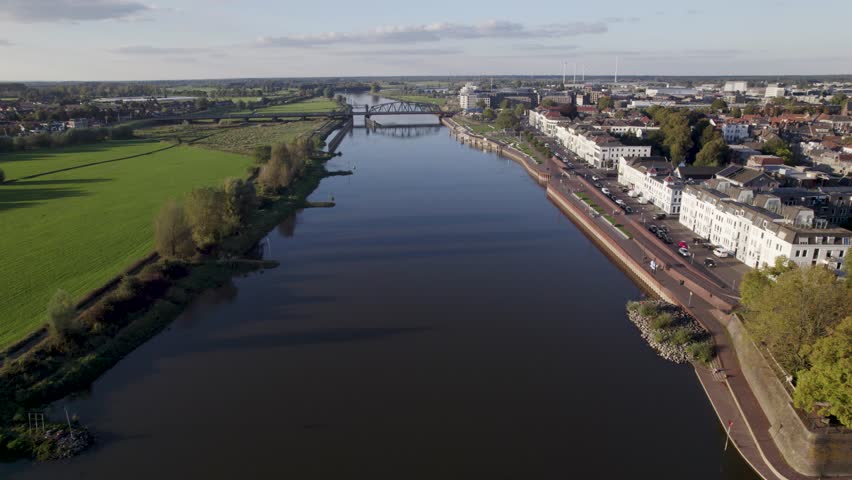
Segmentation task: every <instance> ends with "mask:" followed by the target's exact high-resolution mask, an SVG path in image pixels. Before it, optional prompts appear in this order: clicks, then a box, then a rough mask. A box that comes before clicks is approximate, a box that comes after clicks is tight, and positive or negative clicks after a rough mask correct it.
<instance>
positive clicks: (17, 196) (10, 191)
mask: <svg viewBox="0 0 852 480" xmlns="http://www.w3.org/2000/svg"><path fill="white" fill-rule="evenodd" d="M109 181H112V179H110V178H81V179H75V180H40V181H29V182H21V183H16V184H15V185H14V186H9V187H0V212H3V211H5V210H12V209H15V208H27V207H34V206H36V205H40V204H42V203H44V202H47V201H52V200H58V199H61V198H71V197H82V196H86V195H90V192H87V191H86V190H84V189H82V188H75V187H73V185H86V184H91V183H100V182H109ZM51 185H68V187H64V188H63V187H59V188H56V187H54V188H43V187H49V186H51Z"/></svg>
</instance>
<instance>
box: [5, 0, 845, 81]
mask: <svg viewBox="0 0 852 480" xmlns="http://www.w3.org/2000/svg"><path fill="white" fill-rule="evenodd" d="M502 3H503V2H496V1H491V2H471V1H467V2H465V1H447V0H432V1H426V2H424V1H414V2H400V1H399V0H394V1H385V0H381V1H352V0H326V1H322V2H294V1H287V2H281V1H261V0H243V1H240V2H232V1H224V0H206V1H200V0H177V1H169V0H154V1H151V2H148V1H147V0H0V80H134V79H137V80H141V79H182V78H234V77H301V76H369V75H494V74H521V75H523V74H559V73H561V72H562V63H563V62H566V61H567V62H569V66H568V74H569V76H570V75H572V74H573V71H574V65H575V64H576V65H577V70H578V72H580V71H582V70H583V68H585V71H586V73H587V74H612V72H613V71H614V69H615V63H616V57H618V61H619V71H620V72H621V73H622V74H625V75H628V74H660V75H773V74H784V75H788V74H832V73H846V74H849V73H852V30H850V29H849V27H848V22H849V19H850V18H852V0H810V1H808V2H794V1H792V0H737V1H729V0H719V1H716V2H701V3H697V2H695V3H694V2H684V1H668V0H666V1H646V2H636V1H635V0H610V1H608V2H589V1H587V0H586V1H573V0H558V1H551V0H540V1H538V2H517V1H514V2H506V3H505V4H502ZM690 5H694V6H690Z"/></svg>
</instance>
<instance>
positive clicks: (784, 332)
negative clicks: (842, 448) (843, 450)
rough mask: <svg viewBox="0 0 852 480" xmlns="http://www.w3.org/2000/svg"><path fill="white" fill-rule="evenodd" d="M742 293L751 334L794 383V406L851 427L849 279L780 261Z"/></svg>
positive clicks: (749, 279) (750, 279)
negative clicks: (815, 412)
mask: <svg viewBox="0 0 852 480" xmlns="http://www.w3.org/2000/svg"><path fill="white" fill-rule="evenodd" d="M850 263H852V262H846V268H847V273H852V271H850V270H852V269H850V267H849V265H850ZM740 293H741V295H742V304H743V306H744V307H746V308H747V310H748V314H747V316H746V326H747V328H748V330H749V332H750V333H751V334H752V335H753V337H754V338H755V340H757V341H758V342H760V343H762V344H764V345H765V346H766V347H767V348H768V349H769V351H770V352H771V354H772V356H773V357H774V358H775V360H776V361H777V362H778V364H779V365H781V367H782V368H783V369H784V370H785V371H786V372H788V374H789V375H790V376H791V377H793V381H794V382H795V384H796V390H795V392H794V396H793V399H794V401H795V404H796V406H798V407H800V408H804V409H806V410H808V411H813V410H818V411H819V412H820V413H821V414H823V415H834V416H835V417H837V418H838V420H840V421H841V422H842V423H843V424H844V425H846V426H850V427H852V389H850V382H852V316H850V312H852V275H847V277H846V281H845V282H841V281H838V280H837V278H836V276H835V275H834V273H833V272H831V271H830V270H828V269H826V268H823V267H809V268H800V267H798V266H796V264H794V263H792V262H789V261H788V260H787V259H785V258H781V259H779V260H778V261H777V262H776V263H775V265H773V266H771V267H764V268H760V269H754V270H752V271H750V272H748V273H747V274H746V275H745V277H744V278H743V282H742V285H741V288H740Z"/></svg>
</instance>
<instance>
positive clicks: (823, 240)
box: [680, 186, 852, 269]
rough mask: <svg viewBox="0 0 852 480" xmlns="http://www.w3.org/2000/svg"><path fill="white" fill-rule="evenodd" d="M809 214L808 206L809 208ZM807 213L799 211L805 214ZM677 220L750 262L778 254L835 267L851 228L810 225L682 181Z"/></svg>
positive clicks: (846, 248)
mask: <svg viewBox="0 0 852 480" xmlns="http://www.w3.org/2000/svg"><path fill="white" fill-rule="evenodd" d="M810 214H811V217H810V218H811V219H812V218H813V217H812V215H813V212H812V211H810ZM807 218H808V217H805V219H807ZM680 223H681V224H682V225H684V226H685V227H687V228H689V229H690V230H692V231H693V232H695V233H696V234H697V235H699V236H701V237H704V238H706V239H708V240H709V241H710V242H711V243H713V244H714V245H719V246H722V247H723V248H725V249H726V250H728V251H730V252H734V256H735V257H736V258H737V259H738V260H739V261H741V262H743V263H745V264H746V265H748V266H750V267H759V266H763V265H773V264H774V263H775V260H776V259H777V258H778V257H781V256H784V257H787V258H788V259H790V260H792V261H793V262H795V263H796V264H798V265H799V266H811V265H827V266H829V267H831V268H834V269H837V268H840V265H841V264H842V262H843V259H844V258H845V256H846V255H847V252H848V251H849V248H850V244H852V242H850V240H852V232H850V231H848V230H843V229H839V228H833V229H815V228H808V227H807V226H806V225H801V222H800V225H798V226H797V225H795V224H794V223H793V222H790V221H788V220H787V219H785V218H783V217H781V216H780V215H774V214H772V212H769V211H767V210H763V209H761V208H757V207H753V206H751V205H746V204H742V203H739V202H736V201H734V200H733V199H731V198H729V197H727V196H726V195H724V194H721V193H719V192H715V191H711V190H708V189H704V188H700V187H693V186H688V187H686V189H685V190H684V192H683V197H682V202H681V211H680Z"/></svg>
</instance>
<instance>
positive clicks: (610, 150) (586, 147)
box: [556, 124, 651, 170]
mask: <svg viewBox="0 0 852 480" xmlns="http://www.w3.org/2000/svg"><path fill="white" fill-rule="evenodd" d="M556 139H557V141H558V142H559V143H560V144H561V145H562V146H563V147H565V148H567V149H568V150H570V151H572V152H574V154H576V155H577V156H578V157H580V158H581V159H583V160H585V161H587V162H589V163H591V164H592V165H593V166H594V167H595V168H604V169H608V170H613V169H615V168H616V167H617V164H618V159H619V158H621V157H650V156H651V147H650V146H642V145H624V144H623V143H621V142H619V141H618V140H617V139H615V138H614V137H612V136H611V135H609V134H608V133H606V132H604V131H602V130H597V129H595V128H593V127H590V126H588V125H581V124H570V125H559V126H558V127H556Z"/></svg>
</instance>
